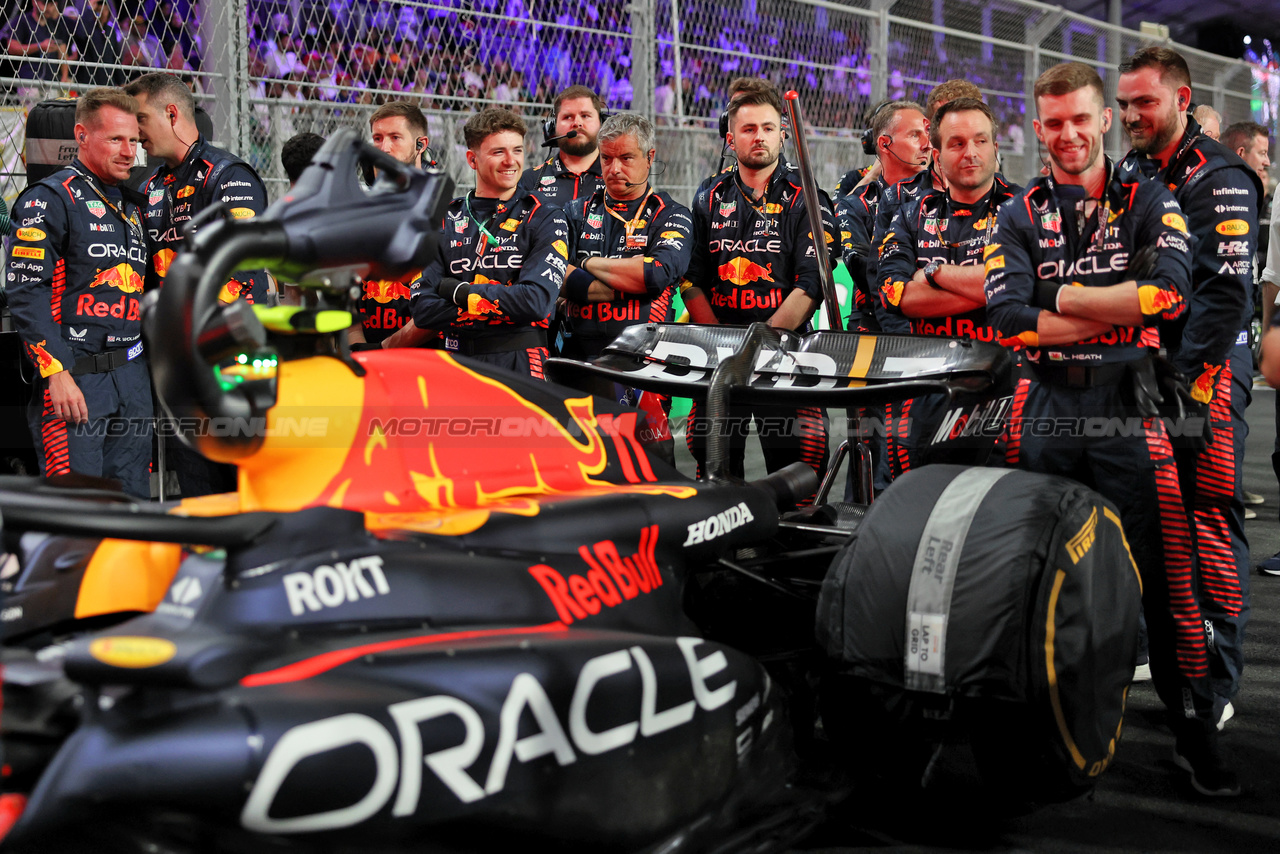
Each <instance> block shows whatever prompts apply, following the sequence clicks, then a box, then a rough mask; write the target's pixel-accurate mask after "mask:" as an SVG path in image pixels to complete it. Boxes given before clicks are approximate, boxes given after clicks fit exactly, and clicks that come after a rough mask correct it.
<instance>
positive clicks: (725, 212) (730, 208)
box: [720, 202, 738, 216]
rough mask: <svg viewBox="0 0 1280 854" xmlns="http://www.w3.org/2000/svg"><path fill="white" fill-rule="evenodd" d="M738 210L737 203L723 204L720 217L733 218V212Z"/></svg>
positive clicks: (721, 204)
mask: <svg viewBox="0 0 1280 854" xmlns="http://www.w3.org/2000/svg"><path fill="white" fill-rule="evenodd" d="M737 209H738V203H737V202H721V203H720V216H733V212H734V211H736V210H737Z"/></svg>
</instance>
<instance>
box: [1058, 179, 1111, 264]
mask: <svg viewBox="0 0 1280 854" xmlns="http://www.w3.org/2000/svg"><path fill="white" fill-rule="evenodd" d="M1112 169H1113V167H1112V165H1111V164H1110V163H1107V169H1106V174H1105V175H1104V176H1103V183H1102V198H1100V199H1091V198H1088V197H1087V196H1084V195H1083V190H1084V188H1083V187H1081V188H1080V189H1081V191H1082V194H1081V196H1079V197H1076V198H1074V199H1073V201H1074V202H1075V206H1076V243H1077V245H1079V244H1080V242H1081V241H1083V240H1084V232H1085V229H1086V228H1087V227H1088V225H1089V217H1088V214H1087V213H1086V211H1087V210H1088V204H1089V202H1094V203H1095V204H1094V210H1095V211H1096V212H1097V214H1098V227H1097V230H1096V231H1094V233H1093V245H1092V246H1091V247H1089V248H1091V249H1094V250H1096V251H1099V252H1100V251H1102V247H1103V245H1104V244H1105V243H1106V242H1107V226H1108V225H1110V224H1111V196H1110V193H1109V190H1110V189H1111V175H1112ZM1046 181H1047V182H1048V185H1049V191H1050V192H1051V193H1053V197H1054V201H1055V202H1057V203H1058V204H1061V203H1062V201H1063V200H1062V199H1060V198H1059V197H1058V194H1057V184H1056V182H1055V181H1054V180H1053V175H1049V176H1048V177H1047V178H1046ZM1071 186H1076V185H1071ZM1088 251H1089V250H1088V249H1085V251H1084V253H1081V254H1086V253H1087V252H1088Z"/></svg>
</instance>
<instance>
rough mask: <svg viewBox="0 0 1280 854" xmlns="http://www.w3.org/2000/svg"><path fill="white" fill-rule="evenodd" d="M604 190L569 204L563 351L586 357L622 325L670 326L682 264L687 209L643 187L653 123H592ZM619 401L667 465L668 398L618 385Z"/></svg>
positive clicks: (686, 251) (633, 116) (618, 118)
mask: <svg viewBox="0 0 1280 854" xmlns="http://www.w3.org/2000/svg"><path fill="white" fill-rule="evenodd" d="M599 140H600V164H601V167H600V171H601V174H602V175H603V177H604V188H603V189H600V190H597V191H596V192H595V193H594V194H593V195H592V196H591V197H590V198H589V199H586V200H580V201H577V202H574V203H573V204H571V205H570V206H569V209H568V212H567V213H568V217H569V237H570V240H569V260H570V262H571V263H570V266H569V268H568V271H567V272H566V274H565V281H564V294H565V297H566V299H567V305H566V309H567V310H566V314H567V315H568V318H569V329H570V332H571V338H570V340H569V342H568V345H567V346H566V347H565V349H564V352H565V354H566V355H570V356H572V357H574V358H580V359H592V358H595V357H596V356H598V355H600V353H601V352H602V351H603V350H604V348H605V347H606V346H607V345H608V344H609V343H610V342H612V341H613V340H614V339H615V338H617V337H618V335H620V334H621V333H622V331H623V330H624V329H626V328H627V327H628V326H634V325H636V324H640V323H670V322H671V321H672V319H673V317H672V310H671V300H672V295H673V294H672V292H673V289H674V286H675V284H676V283H677V282H678V281H680V278H681V277H682V276H684V274H685V271H686V270H687V269H688V267H689V256H690V253H691V252H692V250H693V245H692V237H693V235H692V232H693V220H692V216H691V214H690V212H689V209H688V208H686V207H685V206H684V205H682V204H679V203H678V202H676V201H675V200H674V199H673V198H671V196H670V195H668V194H667V193H663V192H659V191H657V190H655V189H653V186H652V185H651V184H650V182H649V178H650V173H651V172H652V171H653V161H654V158H655V157H656V155H657V148H656V143H655V134H654V128H653V125H652V124H651V123H650V122H649V120H648V119H646V118H645V117H644V116H641V115H639V114H637V113H617V114H614V115H612V116H610V117H609V118H608V119H607V120H606V121H605V123H604V124H603V125H601V126H600V135H599ZM619 396H620V397H621V400H620V402H621V403H623V404H626V405H630V406H638V407H639V408H641V409H642V410H644V411H645V413H646V415H647V420H648V427H647V428H646V430H647V431H649V432H650V433H652V439H653V440H654V443H655V444H657V446H658V447H659V448H661V449H662V450H663V451H664V452H665V453H664V456H666V457H667V459H668V461H670V462H674V453H673V450H672V448H671V432H670V430H669V429H668V427H667V410H668V409H669V407H670V399H669V398H667V397H665V396H660V395H656V394H654V393H653V392H642V391H640V390H639V389H634V388H620V389H619Z"/></svg>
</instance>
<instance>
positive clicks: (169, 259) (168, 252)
mask: <svg viewBox="0 0 1280 854" xmlns="http://www.w3.org/2000/svg"><path fill="white" fill-rule="evenodd" d="M175 254H176V253H175V252H174V251H173V250H172V249H161V250H160V251H159V252H157V253H156V254H155V255H153V256H151V263H152V265H153V266H154V267H155V271H156V275H157V276H159V277H160V278H161V279H163V278H164V277H166V276H168V275H169V267H171V266H172V265H173V256H174V255H175Z"/></svg>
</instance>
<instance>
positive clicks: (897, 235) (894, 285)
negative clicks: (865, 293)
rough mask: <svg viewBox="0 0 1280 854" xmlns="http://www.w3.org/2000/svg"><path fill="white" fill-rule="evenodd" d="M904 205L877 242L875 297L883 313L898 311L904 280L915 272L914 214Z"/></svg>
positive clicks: (899, 309)
mask: <svg viewBox="0 0 1280 854" xmlns="http://www.w3.org/2000/svg"><path fill="white" fill-rule="evenodd" d="M907 214H908V210H907V207H906V206H905V205H904V206H903V207H901V208H900V209H899V210H898V212H897V213H896V214H894V216H893V220H892V221H890V223H889V227H888V229H887V230H886V232H885V234H884V237H883V238H882V242H881V244H880V263H879V264H878V265H877V271H878V275H877V277H876V291H875V293H876V299H877V301H878V302H879V304H880V308H881V309H882V310H883V311H884V312H885V313H886V314H896V315H898V316H903V315H902V306H901V303H902V294H903V292H904V291H905V290H906V287H907V282H910V281H911V279H912V277H913V276H915V273H916V267H917V266H918V265H917V263H916V257H917V256H916V231H915V229H914V228H913V222H912V221H913V220H914V219H915V217H911V216H908V215H907Z"/></svg>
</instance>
